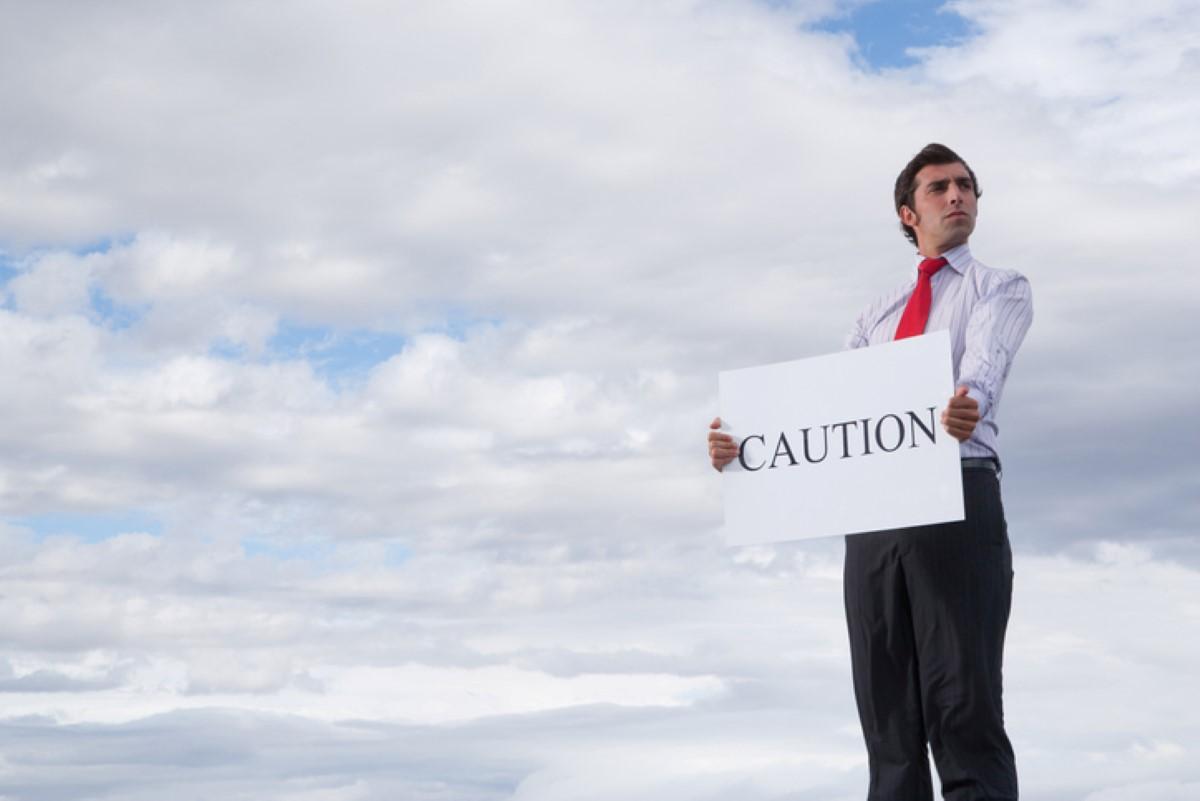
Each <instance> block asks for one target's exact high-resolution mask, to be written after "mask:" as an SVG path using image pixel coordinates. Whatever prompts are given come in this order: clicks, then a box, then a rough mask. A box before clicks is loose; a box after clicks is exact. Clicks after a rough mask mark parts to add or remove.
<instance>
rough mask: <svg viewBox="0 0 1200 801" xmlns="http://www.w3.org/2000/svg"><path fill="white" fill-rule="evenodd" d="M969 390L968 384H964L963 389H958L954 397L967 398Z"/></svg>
mask: <svg viewBox="0 0 1200 801" xmlns="http://www.w3.org/2000/svg"><path fill="white" fill-rule="evenodd" d="M967 389H968V387H967V385H966V384H963V385H962V386H961V387H959V388H958V389H956V390H954V397H956V398H965V397H967Z"/></svg>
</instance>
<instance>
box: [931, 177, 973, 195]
mask: <svg viewBox="0 0 1200 801" xmlns="http://www.w3.org/2000/svg"><path fill="white" fill-rule="evenodd" d="M954 182H955V183H958V184H965V185H967V186H970V185H971V183H972V182H971V177H970V176H968V175H960V176H958V177H957V178H955V179H954ZM949 185H950V179H949V178H942V179H940V180H937V181H930V182H929V183H927V184H925V191H927V192H931V191H936V190H938V189H945V188H946V187H947V186H949Z"/></svg>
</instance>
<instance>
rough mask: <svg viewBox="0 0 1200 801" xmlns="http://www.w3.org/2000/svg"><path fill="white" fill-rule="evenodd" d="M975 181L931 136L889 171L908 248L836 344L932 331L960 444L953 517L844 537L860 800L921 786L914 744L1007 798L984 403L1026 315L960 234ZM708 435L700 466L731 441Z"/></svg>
mask: <svg viewBox="0 0 1200 801" xmlns="http://www.w3.org/2000/svg"><path fill="white" fill-rule="evenodd" d="M979 195H980V190H979V185H978V182H977V181H976V180H975V173H974V172H972V170H971V168H970V167H968V166H967V163H966V162H965V161H963V160H962V159H961V158H960V157H959V156H958V155H957V154H956V153H954V151H952V150H950V149H949V148H947V147H945V146H943V145H938V144H931V145H928V146H926V147H925V148H924V149H923V150H921V152H920V153H918V154H917V155H916V156H915V157H914V158H913V159H912V161H910V162H909V163H908V165H907V166H906V167H905V168H904V170H903V171H901V173H900V175H899V177H898V178H897V179H896V187H895V204H896V213H897V215H898V216H899V218H900V227H901V229H902V230H903V231H904V234H905V236H906V237H907V238H908V239H909V241H911V242H912V243H913V244H914V245H916V247H917V250H918V255H917V261H918V262H919V264H918V265H917V269H916V270H914V272H913V274H910V277H909V279H908V280H907V281H906V282H905V283H904V285H903V286H901V287H899V288H897V289H896V290H895V291H893V292H890V293H888V294H886V295H884V296H883V297H881V298H880V299H879V300H877V301H876V302H875V303H873V304H872V305H870V306H869V307H867V309H866V310H865V311H863V313H862V314H860V315H859V317H858V319H857V321H856V322H855V325H854V329H853V331H852V332H851V334H850V337H849V339H848V341H847V347H850V348H859V347H866V346H870V345H876V344H879V343H881V342H888V341H891V340H892V339H893V338H903V337H905V336H915V335H918V334H921V333H924V332H925V331H936V330H939V329H948V330H949V332H950V339H951V349H952V354H953V359H954V383H955V386H956V390H955V393H954V395H953V397H951V398H950V399H949V400H948V401H947V404H946V408H945V409H944V410H943V412H942V416H941V422H942V426H943V427H944V428H945V429H946V431H947V432H949V433H950V434H951V435H952V436H954V437H955V438H956V439H957V440H958V441H959V443H960V445H959V448H960V451H961V455H962V463H963V500H964V507H965V510H966V519H965V520H963V521H962V522H958V523H943V524H938V525H927V526H917V527H913V528H905V529H897V530H893V531H878V532H870V533H863V534H853V535H850V536H848V537H846V561H845V577H844V587H845V603H846V623H847V628H848V630H849V635H850V655H851V665H852V670H853V675H854V695H855V700H856V701H857V704H858V713H859V720H860V721H861V723H862V728H863V736H864V738H865V740H866V745H867V755H868V761H869V765H870V787H869V790H868V794H867V797H868V799H869V801H926V799H932V798H933V785H932V782H931V779H930V773H929V760H928V757H927V756H926V744H927V743H928V745H929V747H930V749H931V750H932V752H933V758H934V762H935V764H936V765H937V769H938V775H939V776H940V778H941V782H942V795H943V797H944V798H945V799H947V801H984V800H985V799H986V800H987V801H1015V799H1016V798H1017V777H1016V767H1015V764H1014V760H1013V752H1012V746H1011V745H1010V743H1009V740H1008V736H1007V735H1006V734H1005V731H1004V718H1003V710H1002V705H1001V665H1002V661H1003V651H1004V632H1005V629H1006V628H1007V625H1008V614H1009V607H1010V602H1011V598H1012V577H1013V574H1012V552H1011V550H1010V548H1009V542H1008V533H1007V529H1006V525H1005V521H1004V511H1003V507H1002V505H1001V501H1000V484H999V472H1000V460H999V452H998V450H997V447H996V435H997V426H996V411H997V407H998V405H999V403H1000V395H1001V392H1002V390H1003V388H1004V381H1005V379H1006V378H1007V376H1008V371H1009V368H1010V367H1011V365H1012V360H1013V357H1014V356H1015V355H1016V352H1017V349H1018V348H1019V347H1020V345H1021V341H1022V340H1023V339H1024V337H1025V332H1026V331H1028V329H1029V325H1030V323H1031V321H1032V319H1033V307H1032V301H1031V295H1030V289H1029V282H1028V281H1027V280H1026V279H1025V278H1024V277H1022V276H1021V275H1020V274H1018V273H1016V272H1013V271H1011V270H996V269H992V268H990V267H986V266H984V265H983V264H981V263H980V262H978V261H976V260H975V259H974V257H973V256H972V255H971V252H970V250H969V248H968V246H967V240H968V239H969V238H970V236H971V233H972V232H973V231H974V229H975V217H976V211H977V201H978V199H979ZM720 425H721V421H720V419H719V418H718V419H716V420H713V422H712V424H711V425H710V428H711V429H712V430H710V431H709V434H708V443H709V456H710V459H711V461H712V465H713V467H714V468H716V469H717V470H721V469H723V468H724V467H725V465H727V464H728V463H729V462H730V461H732V460H733V459H734V458H735V457H736V456H737V443H735V442H734V441H733V438H732V437H731V436H730V435H728V434H724V433H721V432H720V431H718V430H717V429H719V428H720Z"/></svg>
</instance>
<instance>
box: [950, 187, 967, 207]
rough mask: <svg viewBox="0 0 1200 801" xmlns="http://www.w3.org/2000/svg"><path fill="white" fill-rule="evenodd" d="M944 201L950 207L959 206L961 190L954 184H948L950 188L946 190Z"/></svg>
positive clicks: (961, 199)
mask: <svg viewBox="0 0 1200 801" xmlns="http://www.w3.org/2000/svg"><path fill="white" fill-rule="evenodd" d="M946 199H947V200H948V201H949V202H950V205H952V206H958V205H961V204H962V202H963V195H962V189H960V188H959V187H958V186H956V185H955V184H950V188H949V189H947V190H946Z"/></svg>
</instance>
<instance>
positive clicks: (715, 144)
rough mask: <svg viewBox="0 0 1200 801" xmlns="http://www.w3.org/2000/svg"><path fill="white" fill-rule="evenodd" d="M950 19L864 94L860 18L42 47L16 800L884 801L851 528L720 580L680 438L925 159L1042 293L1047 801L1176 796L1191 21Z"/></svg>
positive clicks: (876, 259) (1031, 772)
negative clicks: (833, 22)
mask: <svg viewBox="0 0 1200 801" xmlns="http://www.w3.org/2000/svg"><path fill="white" fill-rule="evenodd" d="M951 9H952V10H953V11H954V12H955V13H957V14H960V15H962V16H963V17H964V18H965V19H966V20H968V21H969V22H970V24H971V25H972V26H973V31H974V35H973V36H972V37H971V38H970V39H967V40H964V41H961V42H956V43H952V44H948V45H946V46H943V47H934V48H927V49H924V50H921V51H918V52H916V53H915V55H917V56H918V61H917V63H915V64H914V65H913V66H911V67H907V68H904V69H891V70H882V71H878V72H871V73H865V72H863V71H861V70H859V69H858V68H857V67H856V61H855V58H856V53H855V49H854V47H855V46H854V43H853V41H852V40H851V38H850V37H849V36H846V35H831V34H828V33H822V32H820V31H818V30H815V29H814V27H813V26H814V23H816V22H817V21H818V20H819V19H822V18H825V17H828V16H829V15H833V14H836V13H838V12H839V11H841V10H845V9H844V6H843V5H839V4H834V3H832V2H830V3H813V4H778V3H751V2H732V1H731V2H724V1H722V2H713V3H691V2H674V0H672V2H666V3H656V4H644V3H633V2H628V3H607V4H604V5H603V6H602V7H601V6H588V5H586V4H584V5H578V4H562V3H536V2H519V3H518V2H513V3H505V4H492V5H488V6H487V7H480V6H477V5H476V6H471V7H469V8H468V7H467V6H466V5H463V4H456V3H438V4H427V5H425V6H419V7H418V6H411V7H406V8H404V9H403V10H398V9H395V8H390V7H384V6H382V5H379V4H375V3H370V2H355V3H351V4H349V5H346V4H343V5H339V6H338V7H337V9H336V11H335V10H334V9H333V7H331V6H326V5H324V4H320V3H307V4H298V5H293V6H291V7H289V9H288V11H287V12H286V13H279V11H278V9H271V10H269V11H268V10H267V9H266V8H265V7H260V6H254V5H247V4H240V3H215V4H214V3H210V4H204V5H203V6H198V5H178V4H177V5H166V6H163V7H162V8H156V10H155V12H154V13H153V14H150V13H146V11H145V9H144V8H142V7H141V6H140V5H137V4H106V5H105V6H103V7H100V6H97V5H95V4H86V3H83V4H76V5H73V6H71V7H70V8H69V9H64V8H63V7H61V6H55V7H53V8H51V7H49V6H46V5H45V4H41V5H38V4H24V5H21V6H19V7H17V6H14V7H13V8H12V9H9V11H8V13H6V25H5V26H4V30H3V31H0V75H5V76H9V77H10V79H9V80H5V81H0V109H3V111H0V114H3V119H4V121H5V124H6V127H5V130H6V148H5V150H4V153H3V154H2V155H0V221H2V224H0V229H2V230H3V234H2V235H0V248H2V249H3V265H4V270H3V272H0V281H3V283H2V284H0V287H2V288H0V365H3V368H4V374H3V380H0V410H2V411H3V413H4V420H5V424H4V426H3V427H0V514H2V515H3V516H4V519H5V521H7V522H4V523H0V544H2V545H3V547H2V548H0V574H2V579H3V586H4V594H3V597H0V641H2V642H3V643H4V644H5V659H6V663H5V665H6V667H7V669H6V670H3V671H0V690H3V691H4V697H5V703H6V715H8V716H9V717H8V718H7V719H6V720H5V721H4V722H3V724H2V725H0V738H3V739H4V744H3V750H4V753H5V764H4V769H3V771H0V795H5V796H8V797H12V798H37V799H54V798H104V797H120V798H127V799H133V798H163V797H170V798H179V799H187V798H202V797H203V798H210V797H213V796H214V795H219V796H221V797H223V798H254V799H267V798H281V799H283V798H288V799H376V798H378V799H383V798H388V799H391V798H398V797H402V798H428V799H441V800H444V799H466V798H477V799H491V798H496V799H500V798H512V799H520V800H521V801H534V800H535V799H543V798H554V799H556V801H557V799H562V798H578V799H585V798H599V797H601V796H604V797H606V798H607V797H621V798H650V797H654V798H656V799H668V801H671V800H673V799H724V798H739V799H744V798H750V799H773V798H778V799H783V798H812V799H820V801H829V800H830V799H841V798H850V797H857V796H858V795H860V792H859V791H860V788H861V784H862V774H863V771H864V764H863V751H862V746H861V738H860V735H859V733H858V731H857V727H856V725H855V721H854V711H853V700H852V698H851V695H850V687H849V682H848V679H847V667H846V665H847V660H846V649H845V634H844V627H843V624H842V619H841V617H842V611H841V602H840V594H839V592H840V587H839V582H840V567H839V560H840V557H841V554H840V543H838V542H837V541H836V540H830V541H817V542H809V543H803V544H787V545H780V546H774V547H763V548H753V549H735V550H728V549H725V548H724V547H723V546H722V545H721V543H720V540H719V535H718V526H719V514H720V510H719V489H718V483H717V478H716V476H715V475H714V474H712V473H711V471H709V470H708V469H707V467H706V465H705V463H704V460H703V451H702V450H701V445H700V434H701V433H702V429H703V427H704V425H706V423H707V421H708V420H709V419H711V417H712V415H714V414H715V413H716V411H717V409H716V404H715V394H714V393H715V380H714V378H715V376H714V374H715V373H716V372H717V371H718V370H720V369H726V368H732V367H741V366H747V365H751V364H756V363H763V362H769V361H778V360H783V359H789V358H797V357H801V356H807V355H815V354H818V353H822V352H827V351H831V350H834V349H836V348H837V347H839V345H840V342H841V340H842V338H843V335H844V333H845V330H846V328H847V327H848V325H849V322H850V321H851V320H852V319H853V315H854V313H855V311H856V310H857V309H858V307H860V306H861V305H862V304H864V303H866V302H867V301H868V300H869V299H870V298H871V297H872V296H874V295H875V294H876V293H877V292H879V291H881V290H883V289H885V288H887V287H888V286H890V285H892V284H893V283H896V282H898V281H899V280H901V277H902V274H903V271H904V270H905V269H907V268H908V266H909V258H910V255H911V254H910V253H909V252H908V249H907V246H906V245H905V244H904V241H903V239H902V238H901V237H900V235H899V233H898V231H897V230H896V226H895V221H894V218H893V213H892V208H891V198H890V191H889V187H890V184H891V182H892V181H893V180H894V176H895V173H896V172H897V170H898V169H899V167H900V165H902V164H903V163H904V161H905V160H906V159H907V158H908V157H909V156H910V155H911V154H912V153H913V152H915V151H916V150H917V149H919V148H920V147H921V146H922V145H923V144H924V143H925V142H927V141H930V140H933V141H945V142H946V143H948V144H950V145H952V146H953V147H955V148H956V149H957V150H959V151H960V152H962V153H963V154H964V155H965V156H966V157H967V158H968V159H970V161H971V163H972V166H973V167H974V169H975V170H976V172H977V173H978V174H979V176H980V179H981V183H982V186H983V189H984V196H983V198H982V200H981V217H980V227H979V230H978V231H977V233H976V235H975V237H974V238H973V247H974V249H975V252H976V253H977V254H978V255H979V256H980V257H981V258H982V259H983V260H984V261H985V262H987V263H990V264H994V265H995V266H1000V267H1012V268H1015V269H1019V270H1021V271H1023V272H1024V273H1026V274H1027V275H1028V276H1029V277H1030V278H1031V280H1032V282H1033V287H1034V298H1035V307H1036V320H1035V323H1034V327H1033V329H1032V330H1031V332H1030V335H1029V338H1028V340H1027V342H1026V344H1025V346H1024V348H1023V351H1022V353H1021V354H1020V356H1019V358H1018V360H1017V363H1016V365H1015V367H1014V370H1013V373H1012V378H1011V380H1010V383H1009V386H1008V387H1007V389H1006V393H1005V397H1004V401H1003V405H1002V411H1001V414H1000V426H1001V431H1002V439H1001V445H1002V448H1003V457H1004V462H1005V478H1004V483H1005V501H1006V504H1007V513H1008V519H1009V524H1010V533H1011V536H1012V539H1013V542H1014V546H1015V548H1016V551H1017V558H1016V565H1017V590H1016V598H1015V606H1014V619H1013V624H1012V628H1011V630H1010V635H1009V660H1008V665H1009V667H1008V674H1007V678H1008V694H1007V696H1006V697H1007V700H1008V705H1009V718H1010V724H1011V726H1012V732H1013V736H1014V740H1015V742H1016V744H1017V750H1018V760H1019V764H1020V766H1021V772H1022V777H1023V781H1024V782H1025V791H1024V794H1025V795H1026V796H1027V797H1029V798H1032V799H1039V798H1041V799H1045V801H1058V799H1061V798H1064V797H1069V798H1089V801H1110V799H1118V798H1124V797H1135V796H1137V797H1151V796H1153V797H1163V798H1170V797H1172V794H1174V796H1176V797H1182V796H1183V795H1186V794H1187V793H1188V792H1190V791H1192V788H1193V787H1194V785H1195V783H1196V781H1197V780H1198V778H1200V777H1198V776H1197V774H1196V773H1195V770H1194V769H1193V768H1191V767H1189V760H1188V759H1187V756H1188V755H1189V754H1190V753H1191V751H1192V750H1194V749H1195V747H1196V743H1197V742H1198V741H1200V739H1198V738H1200V733H1198V732H1197V731H1196V727H1195V721H1193V720H1190V719H1189V718H1188V716H1186V715H1180V714H1179V710H1180V709H1182V708H1186V706H1187V704H1186V703H1184V702H1185V701H1186V700H1187V699H1188V698H1189V697H1190V695H1189V693H1190V687H1191V685H1192V679H1191V672H1192V670H1191V666H1192V665H1193V664H1194V662H1195V658H1194V657H1195V654H1194V653H1192V652H1191V651H1192V648H1193V646H1192V645H1191V642H1192V640H1193V639H1194V638H1191V637H1189V636H1188V632H1189V631H1191V630H1192V629H1194V625H1195V618H1196V615H1197V609H1198V608H1200V602H1198V601H1197V599H1198V598H1200V587H1198V586H1197V574H1196V566H1197V564H1198V562H1197V555H1198V553H1200V552H1198V551H1197V549H1196V541H1195V536H1194V535H1195V522H1196V519H1197V515H1196V512H1197V506H1196V498H1197V497H1198V495H1197V491H1196V490H1197V489H1198V488H1200V487H1198V485H1200V474H1198V473H1197V471H1196V468H1195V465H1194V459H1193V458H1192V456H1191V455H1192V454H1193V453H1194V452H1196V451H1197V449H1200V441H1197V440H1196V433H1195V430H1194V426H1193V427H1189V426H1188V425H1186V421H1187V420H1189V419H1190V416H1191V414H1192V410H1193V409H1194V408H1195V406H1196V404H1197V402H1200V396H1198V394H1197V388H1196V386H1195V382H1194V380H1192V376H1194V375H1195V374H1196V368H1197V367H1198V366H1200V365H1197V362H1196V359H1197V356H1196V352H1197V349H1196V348H1195V343H1196V339H1195V335H1194V333H1193V332H1192V329H1193V327H1194V326H1193V325H1192V323H1191V317H1192V316H1193V310H1194V307H1195V305H1196V304H1195V300H1196V290H1197V286H1198V285H1197V281H1196V278H1195V276H1194V275H1193V272H1194V271H1193V270H1192V268H1191V265H1190V262H1189V261H1188V258H1187V254H1190V253H1193V252H1194V251H1195V246H1196V242H1195V235H1194V233H1193V232H1194V228H1195V225H1194V220H1193V217H1194V213H1193V209H1194V208H1196V207H1197V205H1198V201H1200V175H1198V170H1197V164H1196V161H1195V157H1194V146H1193V143H1192V140H1193V139H1194V134H1193V132H1194V130H1195V129H1196V128H1197V125H1196V124H1195V123H1197V122H1200V120H1197V117H1198V116H1200V115H1198V111H1197V105H1196V100H1195V99H1194V97H1192V95H1193V94H1194V93H1192V92H1190V88H1191V86H1192V85H1193V84H1194V83H1195V81H1194V80H1193V79H1194V73H1195V70H1196V68H1197V64H1198V63H1200V62H1198V61H1197V59H1196V57H1195V54H1196V52H1197V47H1198V46H1200V44H1198V41H1197V38H1196V32H1197V28H1198V26H1200V21H1197V19H1196V16H1195V10H1194V8H1192V6H1191V5H1189V4H1187V3H1183V2H1167V1H1166V0H1162V2H1159V1H1157V0H1156V1H1155V2H1150V3H1142V4H1138V5H1136V6H1129V5H1120V4H1113V3H1109V2H1101V1H1100V0H1094V1H1092V2H1087V3H1083V4H1080V3H1069V4H1068V3H1059V2H1050V0H1041V1H1039V2H1022V3H994V2H984V0H973V1H972V2H956V3H953V4H951ZM343 354H345V356H344V357H343ZM88 516H95V517H97V518H103V519H104V520H106V521H110V522H109V523H108V524H106V526H105V527H104V531H103V533H99V534H97V533H95V531H98V530H99V529H98V528H95V527H93V528H92V529H88V527H86V526H84V525H82V524H80V525H78V526H75V525H74V524H73V523H72V521H78V520H81V519H85V518H87V517H88ZM46 520H53V521H56V522H55V524H54V525H53V526H47V525H46V524H45V522H44V521H46ZM39 521H41V522H39ZM0 667H4V666H0ZM1089 794H1091V795H1090V796H1089ZM1193 794H1194V793H1193Z"/></svg>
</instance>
